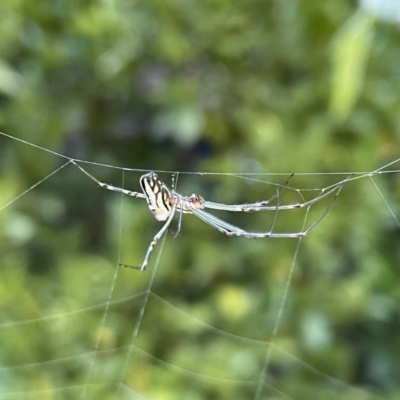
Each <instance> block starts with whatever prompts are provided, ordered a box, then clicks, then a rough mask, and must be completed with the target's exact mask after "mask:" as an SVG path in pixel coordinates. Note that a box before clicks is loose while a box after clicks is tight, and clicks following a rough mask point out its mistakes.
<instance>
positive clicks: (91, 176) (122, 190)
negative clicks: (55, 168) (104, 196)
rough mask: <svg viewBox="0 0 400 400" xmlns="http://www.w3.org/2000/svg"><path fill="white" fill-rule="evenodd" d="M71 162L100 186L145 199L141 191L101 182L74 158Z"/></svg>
mask: <svg viewBox="0 0 400 400" xmlns="http://www.w3.org/2000/svg"><path fill="white" fill-rule="evenodd" d="M71 163H72V164H74V165H75V166H77V167H78V168H79V169H80V170H81V171H82V172H83V173H84V174H85V175H86V176H88V177H89V178H90V179H91V180H92V181H94V182H96V183H97V184H98V185H99V186H100V187H102V188H103V189H106V190H112V191H113V192H119V193H123V194H126V195H127V196H131V197H137V198H141V199H145V198H146V196H145V195H144V194H143V193H140V192H132V191H131V190H127V189H123V188H120V187H116V186H113V185H109V184H108V183H103V182H100V181H99V180H98V179H96V178H95V177H94V176H93V175H91V174H89V172H87V171H86V170H84V169H83V168H82V167H81V166H80V165H79V164H77V163H76V162H75V161H74V160H71Z"/></svg>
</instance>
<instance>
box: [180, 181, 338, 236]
mask: <svg viewBox="0 0 400 400" xmlns="http://www.w3.org/2000/svg"><path fill="white" fill-rule="evenodd" d="M341 189H342V184H340V185H338V186H337V187H335V188H334V189H333V190H330V191H329V192H327V193H332V192H333V191H335V192H336V193H335V197H334V198H333V200H332V201H331V203H330V204H329V206H328V207H327V208H326V210H325V211H324V213H323V214H322V215H321V216H320V217H319V218H318V219H317V220H316V221H314V222H313V223H312V224H311V225H310V226H309V227H308V228H307V229H306V230H304V231H301V232H288V233H273V232H272V229H273V227H274V225H275V221H276V214H277V212H278V211H279V210H282V208H281V207H279V206H278V205H277V206H275V207H273V208H270V209H271V210H273V209H274V210H275V217H274V221H273V223H272V226H271V229H270V231H269V232H248V231H245V230H244V229H242V228H239V227H237V226H235V225H232V224H229V223H228V222H226V221H223V220H221V219H220V218H218V217H216V216H215V215H212V214H210V213H208V212H207V211H204V210H203V209H198V208H196V207H195V206H194V205H193V204H191V203H188V204H187V206H188V208H189V209H190V211H191V213H192V214H193V215H195V216H196V217H198V218H199V219H201V220H202V221H204V222H205V223H207V224H208V225H211V226H212V227H213V228H215V229H217V230H218V231H220V232H222V233H224V234H225V235H227V236H244V237H247V238H299V237H303V236H305V235H306V234H307V233H308V232H310V231H311V229H313V228H314V227H315V226H316V225H317V224H318V223H319V222H320V221H321V220H322V219H323V218H324V217H325V216H326V215H327V214H328V212H329V211H330V209H331V208H332V207H333V204H334V203H335V201H336V199H337V197H338V196H339V193H340V191H341ZM322 196H324V197H326V194H323V195H322ZM318 198H321V196H319V197H318ZM313 203H315V201H312V202H311V204H309V205H308V207H310V206H311V205H312V204H313ZM303 204H305V203H303ZM221 209H222V210H225V209H224V208H221Z"/></svg>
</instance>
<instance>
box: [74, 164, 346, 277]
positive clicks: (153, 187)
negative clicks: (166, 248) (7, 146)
mask: <svg viewBox="0 0 400 400" xmlns="http://www.w3.org/2000/svg"><path fill="white" fill-rule="evenodd" d="M71 163H72V164H74V165H75V166H77V167H78V168H79V169H80V170H81V171H82V172H83V173H84V174H85V175H87V176H88V177H89V178H90V179H92V180H93V181H94V182H96V183H97V184H98V185H99V186H100V187H102V188H103V189H107V190H112V191H115V192H120V193H123V194H125V195H127V196H131V197H136V198H139V199H146V201H147V205H148V207H149V209H150V211H151V212H152V213H153V215H154V217H155V218H156V219H157V220H158V221H165V223H164V225H163V226H162V227H161V229H160V230H159V231H158V233H157V234H156V235H155V236H154V238H153V240H152V241H151V243H150V245H149V247H148V249H147V252H146V255H145V257H144V260H143V262H142V264H141V265H140V266H133V265H128V264H122V263H120V264H119V265H120V266H122V267H127V268H132V269H138V270H140V271H144V270H145V269H146V267H147V265H148V263H149V258H150V254H151V252H152V251H153V249H154V247H155V246H156V244H157V242H158V241H159V240H160V238H161V237H162V236H163V234H164V233H165V232H166V231H167V229H168V227H169V225H170V224H171V222H172V219H173V218H174V216H175V213H176V212H179V213H180V219H179V225H178V232H179V230H180V225H181V218H182V214H193V215H195V216H196V217H197V218H199V219H201V220H202V221H204V222H205V223H207V224H209V225H211V226H212V227H213V228H215V229H217V230H218V231H219V232H222V233H224V234H225V235H227V236H244V237H246V238H302V237H304V236H306V234H307V233H308V232H310V231H311V229H313V228H314V227H315V226H316V225H317V224H318V223H319V222H320V221H321V220H322V219H323V218H324V217H325V215H326V214H328V212H329V210H330V209H331V208H332V206H333V203H334V202H335V200H336V199H337V197H338V196H339V193H340V190H341V189H342V184H343V182H341V183H339V184H337V185H335V186H333V188H331V189H330V190H328V191H326V192H325V193H324V192H322V193H321V194H320V195H319V196H317V197H315V198H313V199H311V200H309V201H304V202H303V203H295V204H288V205H280V204H279V201H277V202H276V205H269V203H270V202H271V200H273V199H275V198H277V199H278V200H279V192H280V191H281V190H282V188H285V187H286V185H287V183H288V182H289V179H290V178H291V177H292V176H293V175H292V176H290V177H289V179H288V181H287V182H286V183H285V185H283V186H282V187H281V189H278V190H277V193H276V195H274V196H273V197H271V198H270V199H269V200H264V201H259V202H256V203H250V204H234V205H228V204H221V203H214V202H211V201H207V200H204V199H203V198H202V197H201V196H200V195H198V194H195V193H193V194H192V195H190V196H183V195H181V194H179V193H177V192H176V191H175V179H176V175H173V178H172V188H171V189H170V188H169V187H168V186H167V185H166V184H165V183H163V182H162V181H160V180H159V179H158V176H157V174H156V173H155V172H149V173H147V174H144V175H142V176H141V177H140V186H141V187H142V191H143V193H140V192H133V191H131V190H127V189H123V188H120V187H116V186H113V185H109V184H107V183H103V182H100V181H99V180H98V179H96V178H95V177H94V176H93V175H91V174H90V173H89V172H87V171H86V170H85V169H83V168H82V167H81V166H80V165H79V164H77V163H76V162H75V161H74V160H71ZM331 193H335V196H334V198H333V200H332V201H331V203H330V204H329V206H328V207H327V208H326V210H325V212H324V213H323V214H322V215H321V216H320V217H319V218H318V219H317V220H316V221H315V222H313V224H312V225H311V226H309V227H308V228H307V229H305V230H303V231H300V232H289V233H275V232H273V228H274V224H275V220H276V215H277V213H278V211H282V210H294V209H300V208H304V207H310V206H311V205H312V204H314V203H316V202H317V201H319V200H321V199H323V198H325V197H327V196H329V195H330V194H331ZM206 208H209V209H214V210H223V211H232V212H246V213H250V212H255V211H274V212H275V217H274V220H273V222H272V226H271V228H270V230H269V231H268V232H250V231H245V230H244V229H241V228H239V227H237V226H235V225H232V224H230V223H228V222H226V221H223V220H221V219H220V218H217V217H216V216H214V215H212V214H210V213H208V212H207V211H205V209H206Z"/></svg>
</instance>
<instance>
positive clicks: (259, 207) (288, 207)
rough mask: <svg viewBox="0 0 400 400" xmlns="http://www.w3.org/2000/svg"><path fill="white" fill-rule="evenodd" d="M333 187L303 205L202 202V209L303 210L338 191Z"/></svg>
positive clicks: (238, 210)
mask: <svg viewBox="0 0 400 400" xmlns="http://www.w3.org/2000/svg"><path fill="white" fill-rule="evenodd" d="M341 185H342V183H340V185H336V186H334V187H333V188H332V189H330V190H328V191H326V192H323V193H322V194H320V195H319V196H317V197H314V198H313V199H311V200H309V201H305V202H304V203H295V204H286V205H279V202H278V203H277V205H275V206H268V205H267V204H268V203H269V202H270V200H271V199H270V200H266V201H259V202H257V203H248V204H221V203H214V202H212V201H206V200H205V201H204V203H203V207H204V208H210V209H213V210H223V211H232V212H255V211H275V210H276V209H277V208H278V211H283V210H297V209H299V208H304V207H309V206H311V205H313V204H314V203H316V202H317V201H320V200H322V199H324V198H325V197H328V196H329V195H330V194H332V193H334V192H336V191H337V190H338V189H337V188H338V186H341ZM276 197H277V195H275V196H273V197H272V198H276Z"/></svg>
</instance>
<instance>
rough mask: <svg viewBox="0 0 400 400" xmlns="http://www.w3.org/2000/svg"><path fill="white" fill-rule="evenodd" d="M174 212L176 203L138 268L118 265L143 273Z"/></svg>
mask: <svg viewBox="0 0 400 400" xmlns="http://www.w3.org/2000/svg"><path fill="white" fill-rule="evenodd" d="M175 210H176V202H175V203H174V205H173V207H172V209H171V214H170V215H169V217H168V219H167V220H166V221H165V224H164V225H163V226H162V228H161V229H160V230H159V231H158V232H157V234H156V235H155V236H154V238H153V240H152V241H151V243H150V245H149V247H148V249H147V252H146V255H145V257H144V260H143V262H142V264H141V265H140V266H139V267H137V266H133V265H129V264H122V263H120V264H119V265H120V266H121V267H125V268H131V269H138V270H140V271H144V270H145V269H146V267H147V264H148V263H149V258H150V254H151V252H152V251H153V250H154V247H155V246H156V244H157V242H158V241H159V240H160V238H161V237H162V236H163V235H164V233H165V232H166V230H167V229H168V227H169V225H170V224H171V221H172V219H173V218H174V215H175Z"/></svg>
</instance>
